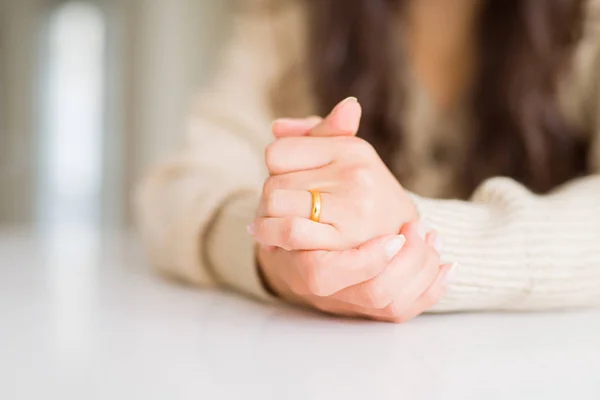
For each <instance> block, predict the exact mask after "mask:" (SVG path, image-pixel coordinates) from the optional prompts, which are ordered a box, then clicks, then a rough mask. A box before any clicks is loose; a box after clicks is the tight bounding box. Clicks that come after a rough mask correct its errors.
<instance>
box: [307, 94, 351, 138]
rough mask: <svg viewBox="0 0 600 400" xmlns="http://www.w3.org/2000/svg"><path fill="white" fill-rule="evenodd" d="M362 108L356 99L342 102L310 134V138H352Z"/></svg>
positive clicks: (349, 98)
mask: <svg viewBox="0 0 600 400" xmlns="http://www.w3.org/2000/svg"><path fill="white" fill-rule="evenodd" d="M361 116H362V107H361V106H360V103H359V102H358V100H357V98H356V97H348V98H347V99H345V100H342V101H341V102H340V103H339V104H338V105H337V106H335V108H334V109H333V111H331V113H330V114H329V115H328V116H327V118H325V119H324V120H323V121H321V123H319V124H318V125H316V126H315V127H314V128H313V129H312V130H311V132H310V136H354V135H356V134H357V133H358V128H359V125H360V118H361Z"/></svg>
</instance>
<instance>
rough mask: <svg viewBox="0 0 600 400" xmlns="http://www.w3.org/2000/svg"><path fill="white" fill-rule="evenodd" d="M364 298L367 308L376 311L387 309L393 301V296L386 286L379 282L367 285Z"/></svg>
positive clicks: (375, 281)
mask: <svg viewBox="0 0 600 400" xmlns="http://www.w3.org/2000/svg"><path fill="white" fill-rule="evenodd" d="M364 297H365V303H366V306H367V307H370V308H374V309H383V308H386V307H387V306H388V305H389V304H390V303H391V301H392V296H391V294H390V293H389V291H388V290H387V288H386V286H385V285H384V284H383V283H382V282H379V281H378V280H374V281H372V282H370V283H369V284H367V286H366V288H365V290H364Z"/></svg>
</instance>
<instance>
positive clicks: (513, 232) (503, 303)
mask: <svg viewBox="0 0 600 400" xmlns="http://www.w3.org/2000/svg"><path fill="white" fill-rule="evenodd" d="M584 183H585V182H581V183H580V184H579V185H577V190H565V193H560V194H555V195H552V196H544V197H542V196H535V195H534V194H532V193H531V192H529V191H527V190H526V189H525V188H524V187H523V186H521V185H519V184H518V183H516V182H514V181H513V180H510V179H506V178H494V179H491V180H489V181H487V182H486V183H485V184H484V185H482V186H481V187H480V188H479V189H478V190H477V192H476V193H475V194H474V196H473V198H472V200H471V201H456V200H434V199H426V198H422V197H419V196H416V195H412V199H413V201H414V203H415V205H416V207H417V209H418V210H419V213H420V215H421V218H422V219H423V220H424V222H425V223H426V224H427V225H429V226H430V227H431V228H432V229H435V230H437V231H438V233H439V234H440V236H441V238H442V239H443V242H444V249H443V251H442V260H443V261H444V262H457V263H458V266H457V268H456V274H455V277H456V280H455V281H454V282H452V283H451V284H450V286H449V287H448V290H447V294H446V296H445V297H444V299H443V300H442V301H441V302H440V303H439V304H438V305H437V306H436V307H435V308H434V309H433V310H432V311H463V310H511V309H513V310H514V309H518V310H535V309H547V308H568V307H577V306H582V305H589V304H591V303H594V302H597V301H598V299H599V298H600V251H598V249H600V245H597V244H594V240H593V238H594V237H597V234H598V227H600V225H597V223H598V222H600V221H597V222H594V219H595V220H598V217H597V216H596V215H597V212H598V206H597V205H594V201H593V200H590V197H589V193H588V195H587V196H586V195H585V194H584V193H580V194H578V192H579V191H582V192H588V191H589V190H590V189H589V188H588V187H586V186H590V185H585V184H584ZM586 199H588V200H586ZM569 206H570V208H568V207H569ZM586 215H587V217H586ZM575 225H577V226H578V227H579V229H581V230H580V231H577V230H574V229H573V228H575ZM561 230H563V232H561Z"/></svg>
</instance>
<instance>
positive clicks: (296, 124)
mask: <svg viewBox="0 0 600 400" xmlns="http://www.w3.org/2000/svg"><path fill="white" fill-rule="evenodd" d="M321 121H323V118H321V117H317V116H311V117H307V118H280V119H277V120H275V121H273V125H272V127H271V130H272V131H273V135H274V136H275V137H276V138H277V139H279V138H282V137H286V136H308V135H309V134H310V131H311V130H312V129H313V128H314V127H315V126H317V125H318V124H319V123H321Z"/></svg>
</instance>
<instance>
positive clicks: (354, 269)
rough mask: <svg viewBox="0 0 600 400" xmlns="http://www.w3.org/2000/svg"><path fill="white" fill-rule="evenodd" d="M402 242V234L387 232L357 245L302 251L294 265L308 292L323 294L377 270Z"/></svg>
mask: <svg viewBox="0 0 600 400" xmlns="http://www.w3.org/2000/svg"><path fill="white" fill-rule="evenodd" d="M405 242H406V238H405V237H404V236H403V235H391V236H390V235H387V236H383V237H380V238H377V239H373V240H370V241H368V242H367V243H365V244H363V245H362V246H360V247H358V248H357V249H352V250H346V251H322V252H304V253H303V254H301V255H300V262H299V263H298V264H297V266H296V268H297V269H298V271H299V275H300V276H301V277H302V279H303V280H304V282H305V285H306V288H307V291H308V293H309V294H311V295H315V296H320V297H326V296H330V295H332V294H333V293H336V292H338V291H340V290H342V289H343V288H346V287H349V286H353V285H356V284H358V283H360V282H365V281H368V280H370V279H372V278H374V277H375V276H377V275H378V274H380V273H381V271H383V270H384V269H385V268H386V266H387V264H388V263H389V261H390V260H391V259H392V258H393V257H394V256H395V255H396V254H398V252H399V251H400V250H401V249H402V247H403V246H404V244H405Z"/></svg>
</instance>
